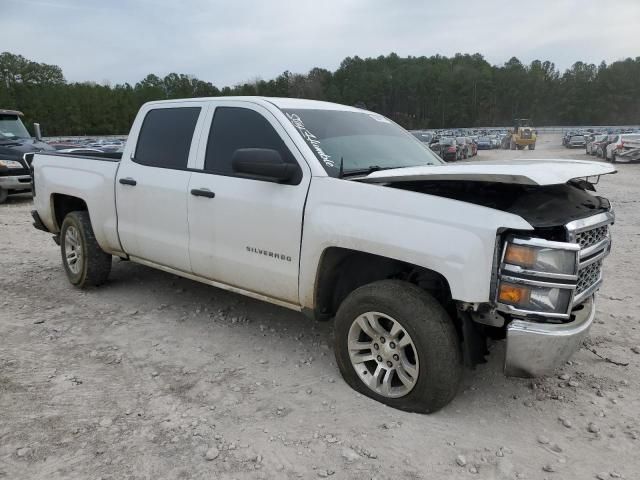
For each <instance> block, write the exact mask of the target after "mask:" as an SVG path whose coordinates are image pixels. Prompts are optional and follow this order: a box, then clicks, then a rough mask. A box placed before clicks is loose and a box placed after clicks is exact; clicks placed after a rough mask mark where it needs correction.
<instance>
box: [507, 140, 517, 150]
mask: <svg viewBox="0 0 640 480" xmlns="http://www.w3.org/2000/svg"><path fill="white" fill-rule="evenodd" d="M509 148H510V149H511V150H515V149H516V142H514V141H513V140H511V143H510V144H509Z"/></svg>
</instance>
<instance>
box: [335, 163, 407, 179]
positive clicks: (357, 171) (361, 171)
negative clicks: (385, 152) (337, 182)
mask: <svg viewBox="0 0 640 480" xmlns="http://www.w3.org/2000/svg"><path fill="white" fill-rule="evenodd" d="M393 168H401V167H380V166H378V165H370V166H368V167H366V168H354V169H352V170H341V171H340V178H345V177H355V176H358V175H369V174H370V173H373V172H378V171H380V170H391V169H393Z"/></svg>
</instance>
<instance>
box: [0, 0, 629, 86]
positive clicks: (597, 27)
mask: <svg viewBox="0 0 640 480" xmlns="http://www.w3.org/2000/svg"><path fill="white" fill-rule="evenodd" d="M527 3H528V4H529V5H530V6H531V7H530V8H523V6H524V5H527ZM518 12H521V13H525V12H526V13H530V14H531V15H530V16H527V15H519V14H518ZM625 18H626V19H630V20H633V21H625ZM638 19H640V0H609V1H607V2H603V1H602V0H530V1H529V2H526V1H523V0H511V1H506V0H482V1H480V0H466V1H463V0H422V1H419V0H413V1H410V0H342V1H339V0H316V1H311V0H297V1H295V0H227V1H219V0H0V52H2V51H9V52H11V53H15V54H20V55H23V56H25V57H27V58H28V59H30V60H34V61H38V62H44V63H49V64H55V65H59V66H60V67H62V70H63V72H64V75H65V78H66V79H67V80H68V81H96V82H99V83H106V82H108V83H111V84H115V83H124V82H129V83H132V84H134V83H135V82H137V81H139V80H141V79H142V78H144V77H145V76H146V75H147V74H149V73H155V74H157V75H160V76H164V75H166V74H167V73H170V72H176V73H185V74H190V75H194V76H196V77H197V78H200V79H202V80H205V81H210V82H212V83H213V84H214V85H216V86H217V87H223V86H226V85H229V86H233V85H236V84H238V83H242V82H245V81H250V80H255V79H256V78H262V79H265V80H269V79H271V78H274V77H276V76H277V75H279V74H280V73H282V72H283V71H285V70H289V71H291V72H294V73H306V72H308V71H309V70H310V69H311V68H313V67H323V68H327V69H329V70H332V71H333V70H335V69H337V68H338V67H339V65H340V62H341V61H342V60H343V59H344V58H345V57H348V56H352V57H353V56H356V55H357V56H360V57H377V56H379V55H387V54H389V53H391V52H395V53H397V54H398V55H400V56H407V55H413V56H423V55H424V56H431V55H435V54H441V55H446V56H452V55H454V54H455V53H457V52H460V53H480V54H482V55H484V57H485V58H486V59H487V60H488V61H489V62H490V63H492V64H498V65H499V64H502V63H504V62H505V61H507V60H509V58H511V57H513V56H516V57H518V58H519V59H520V60H521V61H522V62H523V63H530V62H531V61H532V60H535V59H539V60H550V61H552V62H554V63H555V64H556V66H557V67H559V68H560V69H562V70H564V69H565V68H568V67H570V66H571V65H572V64H573V63H574V62H575V61H578V60H580V61H584V62H589V63H595V64H599V63H600V62H601V61H602V60H604V61H606V62H607V63H610V62H613V61H616V60H621V59H624V58H626V57H634V58H635V57H637V56H640V28H638V22H637V21H638Z"/></svg>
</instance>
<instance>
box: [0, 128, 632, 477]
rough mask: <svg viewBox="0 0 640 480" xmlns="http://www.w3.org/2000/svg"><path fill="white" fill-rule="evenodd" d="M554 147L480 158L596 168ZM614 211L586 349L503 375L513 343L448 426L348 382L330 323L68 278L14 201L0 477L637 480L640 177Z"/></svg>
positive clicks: (2, 300) (5, 273) (472, 378)
mask: <svg viewBox="0 0 640 480" xmlns="http://www.w3.org/2000/svg"><path fill="white" fill-rule="evenodd" d="M559 144H560V138H559V136H551V135H550V136H547V137H543V138H541V140H540V142H539V146H538V149H537V150H536V151H534V152H530V151H517V152H510V151H491V152H480V156H479V157H478V158H479V159H483V158H497V157H499V158H509V157H514V156H515V157H525V158H536V157H537V158H542V157H560V158H567V157H569V158H585V156H584V153H583V152H582V151H577V150H574V151H569V150H565V149H563V148H562V147H558V145H559ZM619 170H620V171H619V173H618V174H617V175H612V176H609V177H606V178H603V179H602V180H601V182H600V186H599V191H600V192H601V193H602V194H604V195H606V196H608V197H609V198H610V199H611V200H612V202H613V203H614V205H615V208H616V212H617V215H618V217H617V218H618V221H617V223H616V225H615V226H614V227H613V236H614V250H613V253H612V255H611V256H610V257H609V258H608V260H607V261H606V264H605V265H606V267H605V274H606V283H605V285H604V287H603V288H602V290H601V292H600V294H599V302H598V319H597V323H596V324H595V325H594V327H593V329H592V330H591V337H590V341H589V345H590V346H591V348H593V349H595V350H596V351H597V352H598V353H599V354H600V355H602V356H603V357H608V358H610V359H613V360H615V361H617V362H628V363H629V364H628V366H618V365H615V364H613V363H610V362H607V361H604V360H602V359H601V358H599V357H597V356H596V355H594V354H593V353H592V352H590V351H588V350H587V349H586V348H583V349H582V350H581V351H580V352H578V353H577V354H576V355H575V356H574V358H573V360H572V361H571V362H569V363H568V364H567V365H565V366H563V367H562V368H560V369H559V370H558V372H557V374H556V375H554V376H551V377H547V378H544V379H536V380H533V381H532V380H526V379H513V378H505V377H504V376H503V375H502V372H501V356H502V353H503V345H502V344H501V343H499V342H498V343H496V344H494V345H492V355H491V357H490V359H489V363H487V364H485V365H481V366H479V367H477V368H476V369H475V370H474V371H467V372H465V376H464V380H463V385H462V387H461V389H460V392H459V395H458V397H457V398H456V399H455V400H454V401H453V402H452V403H451V404H450V405H449V406H448V407H446V408H445V409H444V410H442V411H440V412H438V413H436V414H433V415H418V414H409V413H403V412H400V411H396V410H393V409H391V408H388V407H385V406H383V405H381V404H379V403H376V402H374V401H372V400H370V399H367V398H365V397H363V396H360V395H358V394H356V393H355V392H353V391H352V390H350V389H349V388H348V387H347V386H346V384H345V383H343V381H342V379H341V378H340V375H339V373H338V370H337V368H336V365H335V362H334V359H333V352H332V347H331V343H332V342H331V336H332V324H331V322H326V323H312V322H311V321H309V320H307V319H305V318H304V317H303V316H302V315H300V314H296V313H294V312H290V311H287V310H284V309H281V308H278V307H275V306H271V305H267V304H263V303H260V302H258V301H254V300H251V299H247V298H244V297H241V296H239V295H236V294H232V293H228V292H225V291H222V290H218V289H215V288H212V287H208V286H205V285H202V284H198V283H195V282H192V281H189V280H185V279H182V278H179V277H176V276H173V275H170V274H167V273H163V272H160V271H155V270H152V269H150V268H146V267H143V266H141V265H136V264H133V263H129V262H121V261H114V265H113V272H112V276H111V280H110V282H109V283H108V284H107V285H105V286H103V287H101V288H99V289H94V290H88V291H79V290H76V289H74V288H73V287H72V286H71V285H70V284H68V283H67V281H66V278H65V275H64V272H63V270H62V267H61V264H60V258H59V256H60V255H59V251H58V248H57V247H56V245H55V244H54V242H53V241H52V240H51V238H50V237H49V236H48V235H47V234H45V233H42V232H38V231H36V230H34V229H33V228H32V227H31V222H30V218H29V210H30V209H31V200H30V198H28V197H26V196H23V197H14V198H11V199H10V201H9V202H8V203H7V204H5V205H2V206H0V239H1V240H2V247H3V248H2V250H1V251H0V339H1V340H0V342H1V343H0V478H7V479H12V480H13V479H47V480H52V479H59V478H65V479H67V478H78V479H114V480H115V479H165V478H166V479H179V478H182V479H191V478H193V479H200V478H220V479H235V478H237V479H245V478H265V479H271V478H284V479H297V478H318V477H320V478H324V477H330V478H338V479H371V478H376V479H387V478H388V479H399V478H409V479H418V478H456V479H458V478H467V477H468V478H478V479H516V478H527V479H543V478H549V479H553V478H558V479H574V478H575V479H590V478H603V479H604V478H627V479H633V478H638V475H639V473H638V472H640V455H638V452H639V451H640V439H639V436H640V395H639V392H640V374H639V371H638V366H640V332H639V330H638V328H640V323H639V322H640V315H639V314H638V307H640V282H639V280H638V268H637V267H636V264H635V262H636V261H637V258H638V252H639V250H638V246H637V245H638V241H639V240H640V208H639V207H640V195H639V193H638V187H637V185H638V181H639V180H640V165H620V166H619Z"/></svg>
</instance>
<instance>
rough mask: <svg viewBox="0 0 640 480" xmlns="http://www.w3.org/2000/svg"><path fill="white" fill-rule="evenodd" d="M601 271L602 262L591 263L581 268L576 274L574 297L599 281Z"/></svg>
mask: <svg viewBox="0 0 640 480" xmlns="http://www.w3.org/2000/svg"><path fill="white" fill-rule="evenodd" d="M601 271H602V260H598V261H597V262H593V263H592V264H591V265H587V266H586V267H583V268H581V269H580V271H579V272H578V285H577V286H576V295H580V294H581V293H582V292H585V291H587V290H588V289H589V287H591V285H593V284H594V283H596V282H597V281H598V280H600V272H601Z"/></svg>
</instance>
